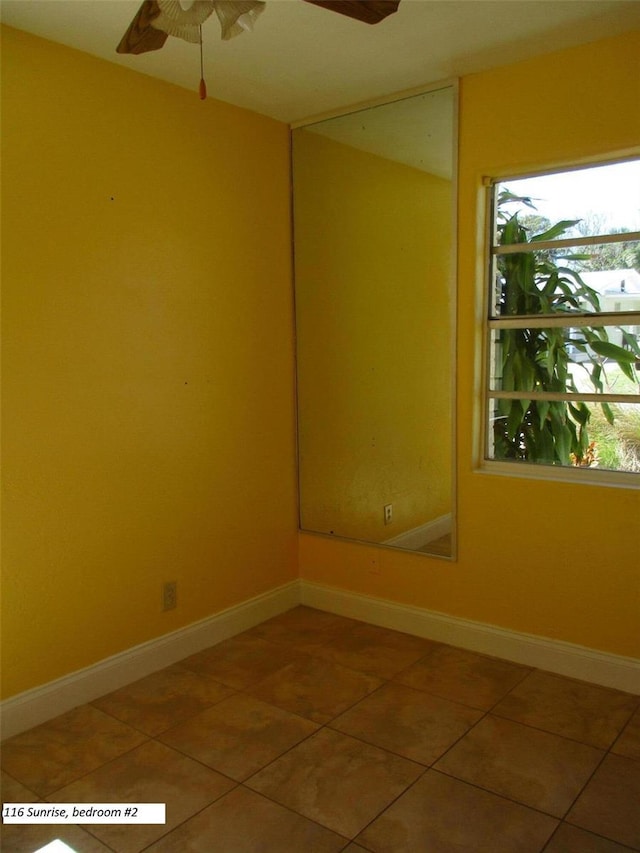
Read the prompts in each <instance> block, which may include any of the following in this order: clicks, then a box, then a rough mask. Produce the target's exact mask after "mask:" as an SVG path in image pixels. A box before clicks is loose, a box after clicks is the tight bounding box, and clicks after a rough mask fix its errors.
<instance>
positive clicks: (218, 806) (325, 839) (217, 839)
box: [146, 788, 346, 853]
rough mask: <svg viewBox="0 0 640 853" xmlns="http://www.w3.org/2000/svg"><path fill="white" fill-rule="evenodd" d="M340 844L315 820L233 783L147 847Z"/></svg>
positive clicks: (233, 851) (312, 847)
mask: <svg viewBox="0 0 640 853" xmlns="http://www.w3.org/2000/svg"><path fill="white" fill-rule="evenodd" d="M345 844H346V839H345V838H342V837H340V836H339V835H337V834H335V833H333V832H331V831H330V830H328V829H325V828H324V827H322V826H318V824H317V823H313V822H312V821H310V820H307V819H306V818H304V817H301V816H300V815H297V814H294V813H293V812H291V811H289V810H288V809H285V808H282V806H279V805H277V804H276V803H273V802H271V801H270V800H267V799H265V798H264V797H262V796H260V795H259V794H256V793H255V792H254V791H248V790H247V789H246V788H236V790H235V791H231V793H230V794H227V795H226V796H224V797H222V799H220V800H218V801H217V802H216V803H214V804H213V805H212V806H209V807H208V808H206V809H205V810H204V811H202V812H200V814H198V815H196V817H193V818H191V820H189V821H187V822H186V823H184V824H183V825H182V826H180V827H178V829H176V830H174V831H173V832H172V833H170V834H169V835H167V836H166V837H165V838H163V839H162V840H161V841H159V842H158V843H157V844H154V845H153V847H150V848H149V849H148V851H146V853H185V851H187V850H188V851H189V853H213V852H214V851H220V853H307V851H313V853H338V851H340V850H342V849H343V848H344V845H345Z"/></svg>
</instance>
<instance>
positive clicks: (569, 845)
mask: <svg viewBox="0 0 640 853" xmlns="http://www.w3.org/2000/svg"><path fill="white" fill-rule="evenodd" d="M544 853H629V848H628V847H622V846H621V845H620V844H616V842H615V841H609V840H608V839H607V838H602V837H601V836H600V835H592V833H590V832H585V830H584V829H578V827H576V826H571V825H570V824H568V823H563V824H561V825H560V826H559V827H558V829H557V831H556V833H555V834H554V836H553V838H552V839H551V841H550V842H549V844H548V845H547V846H546V847H545V848H544Z"/></svg>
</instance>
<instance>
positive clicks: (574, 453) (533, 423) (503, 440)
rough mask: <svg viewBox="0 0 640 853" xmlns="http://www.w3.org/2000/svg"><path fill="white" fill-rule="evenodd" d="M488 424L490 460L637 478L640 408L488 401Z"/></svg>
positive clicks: (639, 464)
mask: <svg viewBox="0 0 640 853" xmlns="http://www.w3.org/2000/svg"><path fill="white" fill-rule="evenodd" d="M489 421H490V429H489V435H488V443H489V447H488V449H487V456H488V458H489V459H496V460H505V461H513V462H522V461H526V462H529V463H533V464H538V465H556V466H564V467H581V468H600V469H605V470H613V471H627V472H632V473H640V404H637V403H610V404H608V406H600V405H598V404H594V403H588V404H587V403H580V402H575V403H573V402H572V403H571V404H570V405H568V404H564V403H544V404H543V403H541V402H540V401H536V402H533V403H532V402H529V401H526V400H524V401H521V400H492V401H491V405H490V413H489ZM540 424H541V425H542V426H541V427H540Z"/></svg>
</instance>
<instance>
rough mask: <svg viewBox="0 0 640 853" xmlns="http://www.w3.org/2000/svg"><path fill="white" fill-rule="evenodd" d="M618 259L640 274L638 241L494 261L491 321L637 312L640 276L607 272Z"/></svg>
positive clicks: (515, 255) (516, 255) (626, 271)
mask: <svg viewBox="0 0 640 853" xmlns="http://www.w3.org/2000/svg"><path fill="white" fill-rule="evenodd" d="M625 253H626V255H627V257H626V258H625ZM616 254H618V255H619V257H618V262H619V263H633V262H634V259H635V257H636V256H637V259H638V267H639V268H640V241H633V242H627V243H624V244H615V243H614V244H597V245H595V246H586V247H577V248H576V249H562V250H560V249H550V250H545V251H539V252H515V253H512V254H506V255H498V256H494V258H493V263H492V282H493V286H492V292H491V302H490V316H492V317H500V316H503V317H504V316H509V315H516V314H520V315H525V314H533V315H535V314H555V313H566V312H574V313H576V312H577V313H584V312H597V311H606V312H616V311H635V312H638V311H640V271H639V270H638V269H634V268H633V267H631V266H627V267H622V266H620V267H614V268H610V269H607V268H603V267H605V266H606V264H607V262H616V261H615V258H616ZM607 258H608V259H609V261H607Z"/></svg>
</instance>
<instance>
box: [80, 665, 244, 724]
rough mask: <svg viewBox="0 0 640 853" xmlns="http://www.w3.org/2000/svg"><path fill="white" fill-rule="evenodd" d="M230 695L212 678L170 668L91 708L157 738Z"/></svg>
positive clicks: (110, 695) (105, 698)
mask: <svg viewBox="0 0 640 853" xmlns="http://www.w3.org/2000/svg"><path fill="white" fill-rule="evenodd" d="M231 692H232V691H231V688H229V687H225V686H224V685H222V684H219V683H218V682H217V681H214V679H213V678H211V676H208V675H201V674H200V673H197V672H190V671H189V670H188V669H183V668H182V667H180V666H169V667H167V668H166V669H163V670H161V671H160V672H154V673H153V674H152V675H148V676H147V677H146V678H141V679H140V680H139V681H134V682H133V683H132V684H128V685H127V686H126V687H122V688H121V689H120V690H115V691H114V692H113V693H108V694H107V695H106V696H101V697H100V698H99V699H96V700H95V701H94V702H92V703H91V704H92V705H94V706H95V707H96V708H99V709H100V710H101V711H104V712H105V713H107V714H110V715H111V716H112V717H116V718H117V719H118V720H122V722H124V723H128V724H129V725H130V726H133V727H134V728H136V729H140V731H142V732H145V734H148V735H157V734H159V733H160V732H163V731H166V729H168V728H171V726H175V725H177V724H178V723H179V722H181V721H182V720H184V719H185V718H188V717H191V716H193V715H194V714H197V713H198V712H199V711H204V709H205V708H209V707H210V706H211V705H214V704H215V703H216V702H219V701H220V700H221V699H224V698H225V696H229V695H230V693H231Z"/></svg>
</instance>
